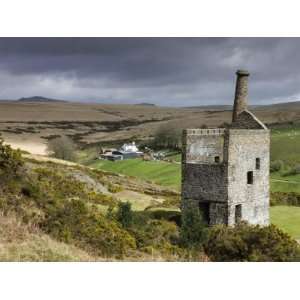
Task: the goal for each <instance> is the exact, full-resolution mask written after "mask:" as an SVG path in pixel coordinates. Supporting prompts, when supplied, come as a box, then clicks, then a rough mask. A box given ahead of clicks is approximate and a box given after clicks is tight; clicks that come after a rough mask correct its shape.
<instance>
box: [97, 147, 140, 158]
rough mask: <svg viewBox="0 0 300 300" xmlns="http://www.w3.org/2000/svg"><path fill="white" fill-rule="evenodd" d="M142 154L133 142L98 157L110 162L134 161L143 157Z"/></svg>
mask: <svg viewBox="0 0 300 300" xmlns="http://www.w3.org/2000/svg"><path fill="white" fill-rule="evenodd" d="M143 154H144V153H143V152H141V151H139V149H138V147H137V146H136V144H135V142H132V143H129V144H124V145H123V146H122V147H121V148H120V149H118V150H113V151H110V152H106V153H104V154H102V155H100V158H101V159H107V160H111V161H116V160H124V159H134V158H138V157H142V156H143Z"/></svg>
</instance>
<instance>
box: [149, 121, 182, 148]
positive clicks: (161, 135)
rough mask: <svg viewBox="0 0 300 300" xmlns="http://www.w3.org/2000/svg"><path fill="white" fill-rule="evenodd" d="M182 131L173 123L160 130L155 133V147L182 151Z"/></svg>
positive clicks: (163, 126)
mask: <svg viewBox="0 0 300 300" xmlns="http://www.w3.org/2000/svg"><path fill="white" fill-rule="evenodd" d="M181 133H182V130H181V129H180V128H179V127H178V126H175V125H173V124H171V123H167V124H164V125H162V126H161V127H159V128H158V130H157V131H156V133H155V136H154V140H153V145H154V147H156V148H171V149H180V147H181Z"/></svg>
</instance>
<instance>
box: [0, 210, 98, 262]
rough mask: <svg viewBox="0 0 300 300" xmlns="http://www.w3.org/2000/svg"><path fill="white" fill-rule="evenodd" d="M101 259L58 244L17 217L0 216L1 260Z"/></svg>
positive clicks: (70, 246) (72, 247)
mask: <svg viewBox="0 0 300 300" xmlns="http://www.w3.org/2000/svg"><path fill="white" fill-rule="evenodd" d="M95 260H101V259H100V258H95V257H93V256H91V255H89V254H88V253H86V252H84V251H82V250H81V249H78V248H76V247H74V246H72V245H67V244H64V243H60V242H57V241H55V240H53V239H51V238H50V237H49V236H48V235H45V234H43V233H41V232H40V231H39V230H38V229H37V228H36V227H35V226H33V225H25V224H23V223H21V222H20V221H19V220H18V219H17V218H16V217H15V216H13V215H12V216H0V261H2V262H3V261H17V262H23V261H35V262H40V261H95Z"/></svg>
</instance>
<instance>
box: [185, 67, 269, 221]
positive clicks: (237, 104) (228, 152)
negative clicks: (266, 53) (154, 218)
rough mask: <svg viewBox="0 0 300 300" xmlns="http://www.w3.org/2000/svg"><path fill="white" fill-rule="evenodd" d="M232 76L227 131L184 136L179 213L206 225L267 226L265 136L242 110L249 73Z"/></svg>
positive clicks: (193, 132)
mask: <svg viewBox="0 0 300 300" xmlns="http://www.w3.org/2000/svg"><path fill="white" fill-rule="evenodd" d="M236 75H237V80H236V90H235V99H234V108H233V114H232V123H231V124H230V126H229V127H228V128H217V129H186V130H184V131H183V152H182V153H183V154H182V209H183V211H184V209H185V208H186V207H188V206H192V207H193V208H195V209H200V211H201V213H202V216H203V219H204V221H205V222H207V223H208V224H209V225H215V224H226V225H234V224H236V223H238V222H240V221H242V220H244V221H247V222H248V223H250V224H260V225H267V224H269V157H270V132H269V130H268V129H267V128H266V126H265V125H264V124H263V123H262V122H261V121H259V120H258V119H257V118H256V117H255V116H254V114H252V113H251V112H250V111H248V109H247V97H248V77H249V73H248V72H247V71H244V70H238V71H237V72H236Z"/></svg>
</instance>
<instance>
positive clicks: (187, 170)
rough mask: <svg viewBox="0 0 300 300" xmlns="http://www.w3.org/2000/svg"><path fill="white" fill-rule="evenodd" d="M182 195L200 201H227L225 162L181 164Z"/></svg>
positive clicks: (184, 197)
mask: <svg viewBox="0 0 300 300" xmlns="http://www.w3.org/2000/svg"><path fill="white" fill-rule="evenodd" d="M182 171H183V174H182V175H183V176H182V178H183V180H182V197H183V199H194V200H197V201H202V202H226V201H227V166H226V164H223V163H221V164H212V165H209V164H195V163H185V164H184V165H183V170H182Z"/></svg>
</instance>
